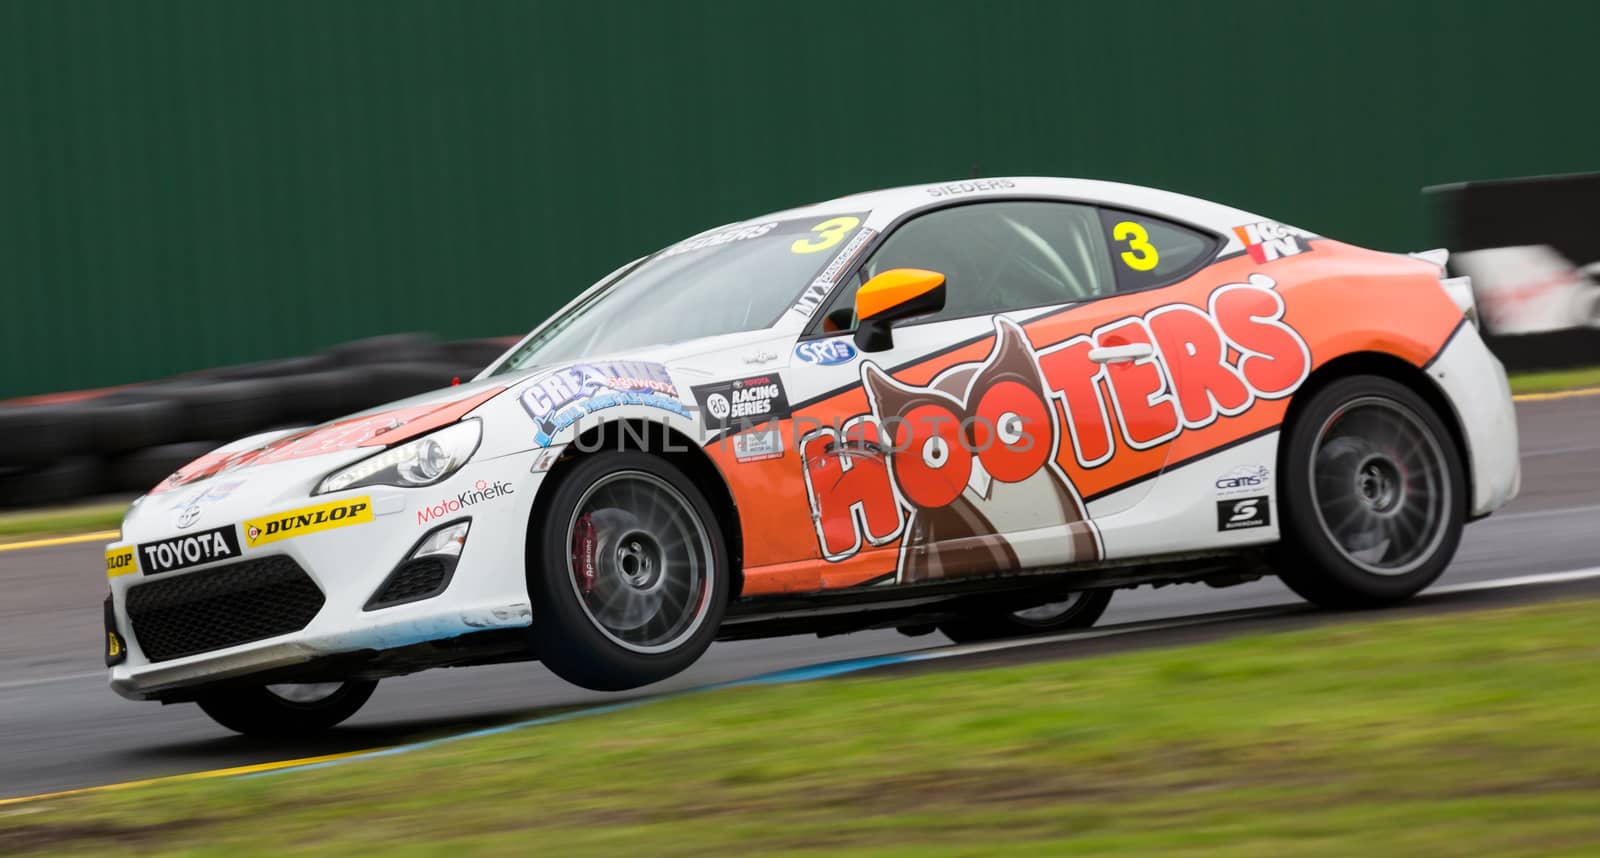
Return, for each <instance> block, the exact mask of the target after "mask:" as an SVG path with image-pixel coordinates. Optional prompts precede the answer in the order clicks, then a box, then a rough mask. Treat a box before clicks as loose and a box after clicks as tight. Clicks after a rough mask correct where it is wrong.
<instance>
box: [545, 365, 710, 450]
mask: <svg viewBox="0 0 1600 858" xmlns="http://www.w3.org/2000/svg"><path fill="white" fill-rule="evenodd" d="M518 398H519V399H520V400H521V402H522V407H523V408H524V409H525V410H526V411H527V412H528V416H530V417H532V418H533V420H534V427H535V429H534V434H533V440H534V443H536V444H539V445H540V446H545V445H548V444H549V443H550V441H551V440H552V439H554V438H555V436H556V435H557V434H559V433H560V432H561V430H563V429H565V428H567V427H568V426H571V425H572V424H574V423H577V422H578V421H579V420H581V419H583V418H584V417H585V416H586V415H589V414H593V413H594V412H596V411H599V410H601V409H603V408H612V407H615V406H618V405H644V406H648V407H651V408H660V409H663V410H665V411H670V412H672V413H673V414H676V415H678V416H680V417H688V416H689V409H688V407H687V406H685V405H684V404H683V402H681V401H680V400H679V399H678V388H677V386H675V385H674V384H673V383H672V377H671V376H670V375H668V374H667V368H666V367H665V366H662V365H661V364H659V363H650V362H647V361H607V362H602V363H580V364H575V365H573V366H570V367H566V368H565V369H558V370H556V371H554V372H552V373H550V374H549V375H546V376H544V377H543V378H541V379H539V380H538V381H536V382H534V383H533V384H531V385H529V386H528V387H526V388H525V389H523V391H522V395H521V396H520V397H518Z"/></svg>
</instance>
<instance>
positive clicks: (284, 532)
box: [244, 495, 372, 548]
mask: <svg viewBox="0 0 1600 858" xmlns="http://www.w3.org/2000/svg"><path fill="white" fill-rule="evenodd" d="M371 520H372V498H370V497H368V496H366V495H362V496H360V497H354V498H344V499H343V500H336V501H329V502H327V503H320V504H317V505H316V506H305V507H300V508H299V509H291V510H286V511H284V512H280V513H276V514H274V515H270V516H262V517H261V518H253V519H251V520H249V521H246V522H245V523H244V538H245V544H246V545H248V546H250V547H251V548H255V547H258V546H262V545H266V544H268V543H271V542H277V541H279V540H281V539H292V538H294V537H296V536H306V535H307V534H312V533H320V532H322V531H324V530H332V529H333V528H336V527H349V526H350V525H352V524H365V523H366V522H369V521H371Z"/></svg>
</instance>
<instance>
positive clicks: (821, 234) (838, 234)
mask: <svg viewBox="0 0 1600 858" xmlns="http://www.w3.org/2000/svg"><path fill="white" fill-rule="evenodd" d="M860 225H861V218H858V217H836V218H831V219H829V220H825V221H823V222H822V223H819V224H817V225H816V226H814V227H812V228H811V231H812V232H814V233H816V234H817V237H816V239H814V240H807V239H804V238H798V239H795V242H794V244H791V245H789V252H791V253H816V252H817V251H819V250H827V249H828V248H830V247H832V246H834V245H835V244H838V243H839V242H841V241H843V240H844V237H845V236H846V235H849V234H850V230H852V229H855V228H856V227H858V226H860Z"/></svg>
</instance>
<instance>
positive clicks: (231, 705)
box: [195, 681, 378, 739]
mask: <svg viewBox="0 0 1600 858" xmlns="http://www.w3.org/2000/svg"><path fill="white" fill-rule="evenodd" d="M377 687H378V683H377V682H375V681H364V682H357V681H347V682H314V683H284V684H279V685H263V686H259V687H256V688H224V689H218V690H216V691H210V692H207V693H205V694H203V695H201V696H200V697H199V698H197V699H196V701H195V702H196V703H199V704H200V709H201V711H203V712H205V713H206V714H207V715H209V716H211V720H213V721H216V722H217V723H218V724H221V725H222V726H224V727H227V728H228V729H229V730H232V731H234V732H235V733H243V734H244V735H246V736H260V737H265V738H272V739H295V738H303V737H306V736H312V735H315V734H317V733H321V732H323V731H324V730H327V729H330V728H332V727H334V726H336V725H338V724H340V723H342V722H343V721H344V720H345V719H346V718H349V717H350V716H351V715H354V714H356V712H357V711H358V710H359V709H360V708H361V707H362V706H364V705H365V704H366V702H367V700H368V699H369V698H371V697H372V692H373V691H374V690H376V689H377Z"/></svg>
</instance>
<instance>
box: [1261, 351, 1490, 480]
mask: <svg viewBox="0 0 1600 858" xmlns="http://www.w3.org/2000/svg"><path fill="white" fill-rule="evenodd" d="M1355 375H1376V376H1381V377H1383V378H1387V379H1390V380H1391V381H1395V382H1398V383H1399V384H1402V385H1405V386H1406V387H1407V388H1408V389H1410V390H1411V392H1413V393H1415V394H1417V395H1418V396H1420V397H1422V401H1423V402H1425V403H1427V404H1428V407H1429V408H1431V409H1433V412H1434V414H1436V415H1437V416H1438V417H1439V421H1440V422H1441V423H1443V424H1444V425H1445V428H1446V429H1447V430H1449V432H1450V440H1452V441H1454V442H1455V445H1456V449H1457V450H1458V451H1460V454H1461V459H1462V461H1461V471H1462V474H1463V475H1464V477H1465V479H1466V485H1465V486H1464V487H1463V489H1464V490H1465V492H1466V497H1467V499H1468V506H1469V508H1470V506H1471V498H1472V497H1473V486H1472V448H1471V446H1470V445H1469V443H1468V441H1467V436H1466V433H1465V432H1463V431H1462V429H1461V416H1460V415H1459V414H1457V413H1456V409H1455V406H1453V405H1451V404H1450V398H1449V397H1448V396H1446V395H1445V393H1444V391H1443V390H1442V389H1440V387H1439V385H1438V384H1437V383H1436V382H1434V380H1433V379H1432V378H1430V377H1429V376H1428V373H1427V372H1426V371H1425V370H1424V369H1423V368H1421V367H1418V366H1417V365H1415V364H1413V363H1411V362H1409V361H1407V360H1404V359H1403V358H1398V357H1395V356H1394V355H1391V354H1386V353H1384V352H1351V353H1349V354H1343V355H1340V356H1339V357H1336V358H1334V359H1333V360H1330V361H1328V362H1327V363H1325V364H1323V365H1322V366H1319V367H1317V368H1316V370H1314V371H1313V372H1312V373H1311V375H1310V377H1308V378H1307V379H1306V380H1305V382H1304V383H1302V384H1301V385H1300V387H1299V389H1297V390H1295V392H1294V396H1293V397H1292V398H1291V399H1290V400H1289V410H1288V412H1287V413H1286V414H1285V415H1284V417H1283V424H1282V425H1281V427H1280V429H1279V435H1278V437H1279V439H1280V440H1279V443H1278V472H1279V473H1283V469H1284V466H1285V462H1284V458H1285V457H1286V456H1287V455H1288V445H1286V444H1285V443H1283V441H1282V440H1281V439H1283V438H1286V437H1288V434H1289V432H1290V430H1291V429H1292V428H1293V427H1294V425H1295V421H1296V420H1298V419H1299V417H1300V413H1301V412H1302V411H1304V410H1305V406H1306V404H1307V403H1309V402H1310V401H1311V400H1312V399H1313V398H1314V397H1315V396H1316V394H1317V392H1318V391H1320V390H1322V389H1323V388H1325V387H1327V386H1328V385H1330V384H1332V383H1334V382H1335V381H1338V380H1339V379H1341V378H1349V377H1350V376H1355ZM1278 486H1279V488H1280V489H1281V488H1282V486H1283V483H1282V482H1281V481H1279V482H1278ZM1279 503H1280V504H1281V503H1282V499H1281V498H1280V499H1279Z"/></svg>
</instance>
